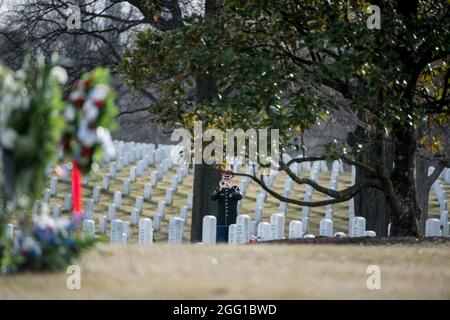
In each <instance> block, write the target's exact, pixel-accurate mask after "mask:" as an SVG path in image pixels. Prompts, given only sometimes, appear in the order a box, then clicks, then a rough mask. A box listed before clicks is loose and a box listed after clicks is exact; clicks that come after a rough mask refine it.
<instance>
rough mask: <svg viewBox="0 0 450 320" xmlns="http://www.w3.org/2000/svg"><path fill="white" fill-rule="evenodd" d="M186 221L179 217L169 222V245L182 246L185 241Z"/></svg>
mask: <svg viewBox="0 0 450 320" xmlns="http://www.w3.org/2000/svg"><path fill="white" fill-rule="evenodd" d="M183 224H184V220H183V219H182V218H179V217H172V218H170V220H169V239H168V241H169V244H175V245H176V244H181V242H182V241H183Z"/></svg>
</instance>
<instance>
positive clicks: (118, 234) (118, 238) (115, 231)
mask: <svg viewBox="0 0 450 320" xmlns="http://www.w3.org/2000/svg"><path fill="white" fill-rule="evenodd" d="M122 237H123V221H122V220H120V219H114V220H113V221H112V222H111V235H110V240H111V243H122Z"/></svg>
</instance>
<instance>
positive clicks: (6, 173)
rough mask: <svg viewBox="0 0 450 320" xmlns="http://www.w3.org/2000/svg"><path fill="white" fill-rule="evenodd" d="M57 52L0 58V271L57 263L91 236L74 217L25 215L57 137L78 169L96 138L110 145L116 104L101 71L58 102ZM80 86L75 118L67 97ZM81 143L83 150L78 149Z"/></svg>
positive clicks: (86, 165) (38, 192)
mask: <svg viewBox="0 0 450 320" xmlns="http://www.w3.org/2000/svg"><path fill="white" fill-rule="evenodd" d="M56 59H57V57H54V58H52V63H49V64H46V63H45V59H44V58H43V57H42V56H37V57H33V56H31V55H26V57H25V59H24V63H23V66H22V68H21V69H19V70H18V71H12V70H10V69H8V68H7V67H5V66H3V65H1V64H0V137H1V138H0V153H1V155H0V159H1V160H0V189H1V194H0V205H1V212H0V264H1V265H0V271H1V272H0V274H1V273H12V272H19V271H26V270H31V271H54V270H64V268H66V267H67V266H68V265H69V264H70V263H72V262H73V260H74V259H75V258H77V257H78V256H79V255H80V254H81V253H82V251H83V250H84V249H86V248H89V247H91V246H92V245H94V244H95V243H96V242H97V239H95V238H86V237H83V236H82V235H81V233H80V232H79V230H78V229H79V221H76V219H75V218H74V217H72V218H58V219H54V218H52V217H50V216H48V215H47V214H44V215H39V216H34V217H32V216H31V214H29V212H30V209H31V206H32V204H33V203H34V201H35V200H36V199H39V198H40V197H41V196H42V194H43V189H44V186H45V182H46V178H45V172H46V169H47V166H48V164H50V163H56V162H57V160H58V149H59V150H61V148H60V146H61V141H63V142H64V141H67V139H69V141H70V142H69V146H70V147H69V148H64V151H66V155H67V154H69V156H70V157H72V158H73V159H76V160H77V161H78V162H79V163H80V166H81V168H83V171H84V172H88V171H89V169H90V167H91V164H92V161H94V156H96V157H97V156H99V154H100V151H99V150H96V149H98V148H97V147H98V146H99V145H103V147H104V149H105V148H106V150H107V151H108V152H112V151H111V148H112V143H111V139H110V136H109V132H108V131H107V129H106V128H113V127H114V120H113V117H114V115H115V112H116V107H115V105H114V97H115V94H114V92H113V91H112V90H111V89H110V87H109V72H108V70H107V69H102V68H99V69H96V70H94V71H93V72H92V73H89V74H87V75H85V76H83V78H82V79H81V80H80V81H79V82H78V84H77V85H76V90H74V91H73V92H72V93H71V94H70V96H69V99H68V100H69V101H67V102H65V101H64V100H63V97H62V93H63V85H64V84H65V83H66V82H67V73H66V71H65V70H64V69H63V68H61V67H59V66H55V61H56ZM87 84H90V85H87ZM80 86H83V88H84V89H85V90H84V91H82V93H83V94H84V97H85V99H84V100H85V101H84V103H83V104H82V105H80V106H78V105H77V107H78V109H76V110H74V111H75V117H74V118H73V119H71V118H70V117H69V119H68V117H67V115H68V113H70V108H72V107H73V106H74V103H75V102H76V103H80V102H81V100H74V97H75V96H76V94H78V93H79V89H80ZM74 92H76V94H75V93H74ZM100 98H102V99H100ZM102 101H103V103H102ZM92 103H94V104H95V106H96V107H97V108H98V109H99V110H98V112H97V113H96V117H93V116H92V114H89V112H92V110H91V109H90V105H91V104H92ZM86 105H87V106H86ZM102 107H103V109H102ZM94 112H95V111H94ZM62 115H64V116H62ZM88 119H89V121H87V120H88ZM101 125H102V126H101ZM105 127H106V128H105ZM93 128H95V139H94V142H93V143H92V141H91V140H89V138H92V136H89V137H87V138H86V137H85V136H83V133H81V134H80V132H83V130H85V131H86V130H87V132H88V133H91V132H90V131H89V130H92V129H93ZM105 141H106V146H105V144H104V143H103V142H105ZM63 145H64V143H63ZM87 147H89V148H90V152H89V154H88V156H85V155H86V154H85V153H84V152H86V150H85V149H84V148H87ZM108 148H109V149H108ZM12 218H14V221H15V222H16V224H17V222H18V229H17V232H15V233H14V237H13V238H11V237H10V236H8V235H7V232H6V225H7V223H9V222H11V221H12Z"/></svg>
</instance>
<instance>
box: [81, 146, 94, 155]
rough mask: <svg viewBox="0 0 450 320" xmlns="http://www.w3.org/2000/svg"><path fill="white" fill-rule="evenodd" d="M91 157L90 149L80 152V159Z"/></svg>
mask: <svg viewBox="0 0 450 320" xmlns="http://www.w3.org/2000/svg"><path fill="white" fill-rule="evenodd" d="M91 155H92V149H90V148H85V147H84V148H83V149H82V150H81V156H82V157H86V158H87V157H90V156H91Z"/></svg>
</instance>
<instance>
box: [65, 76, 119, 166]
mask: <svg viewBox="0 0 450 320" xmlns="http://www.w3.org/2000/svg"><path fill="white" fill-rule="evenodd" d="M109 82H110V76H109V70H108V69H105V68H96V69H95V70H94V71H92V72H90V73H87V74H85V75H83V76H82V78H81V79H80V80H79V81H78V82H77V83H75V85H74V88H73V90H72V91H71V93H70V94H69V97H68V99H67V103H66V106H65V108H64V111H63V114H64V118H65V120H66V122H67V129H66V131H65V132H64V135H63V139H62V145H63V148H64V153H65V154H66V155H70V157H71V160H75V161H77V163H78V165H79V166H80V169H81V171H82V172H83V173H86V172H88V171H89V170H90V169H91V166H92V163H93V162H94V161H98V160H100V153H99V152H98V150H99V148H98V147H99V146H102V147H103V152H104V153H105V154H106V156H107V157H113V156H114V153H115V150H114V147H113V144H112V139H111V136H110V134H109V130H114V129H115V121H114V117H115V115H116V114H117V107H116V106H115V104H114V99H115V94H114V91H113V90H111V89H110V87H109Z"/></svg>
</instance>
